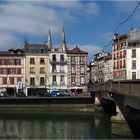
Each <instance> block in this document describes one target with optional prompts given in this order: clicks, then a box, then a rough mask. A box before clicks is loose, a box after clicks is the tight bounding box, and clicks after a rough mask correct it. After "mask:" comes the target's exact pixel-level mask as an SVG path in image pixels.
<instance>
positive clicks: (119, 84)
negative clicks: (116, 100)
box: [94, 80, 140, 98]
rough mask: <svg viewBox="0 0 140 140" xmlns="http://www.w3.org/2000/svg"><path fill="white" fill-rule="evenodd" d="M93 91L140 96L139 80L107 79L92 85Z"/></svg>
mask: <svg viewBox="0 0 140 140" xmlns="http://www.w3.org/2000/svg"><path fill="white" fill-rule="evenodd" d="M94 92H111V93H115V94H120V95H127V96H134V97H138V98H140V80H123V81H108V82H106V83H104V84H100V85H99V84H98V85H94Z"/></svg>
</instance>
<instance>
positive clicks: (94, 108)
mask: <svg viewBox="0 0 140 140" xmlns="http://www.w3.org/2000/svg"><path fill="white" fill-rule="evenodd" d="M100 109H101V107H100V106H99V105H94V104H60V105H58V104H56V105H55V104H48V105H16V104H15V105H13V104H12V105H0V112H1V113H2V112H5V113H6V112H8V113H10V112H11V113H13V112H16V113H17V112H19V113H22V112H34V113H35V112H37V113H38V112H45V113H53V112H59V113H60V112H78V113H80V112H81V113H93V112H98V111H99V110H100Z"/></svg>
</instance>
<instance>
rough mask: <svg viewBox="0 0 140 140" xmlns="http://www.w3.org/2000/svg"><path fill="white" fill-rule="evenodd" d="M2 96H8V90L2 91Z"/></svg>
mask: <svg viewBox="0 0 140 140" xmlns="http://www.w3.org/2000/svg"><path fill="white" fill-rule="evenodd" d="M0 97H8V93H7V92H6V91H2V92H1V93H0Z"/></svg>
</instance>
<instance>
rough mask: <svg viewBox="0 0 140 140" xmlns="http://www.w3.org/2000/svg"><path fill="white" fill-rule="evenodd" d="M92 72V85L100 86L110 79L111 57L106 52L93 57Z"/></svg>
mask: <svg viewBox="0 0 140 140" xmlns="http://www.w3.org/2000/svg"><path fill="white" fill-rule="evenodd" d="M91 65H92V69H93V70H92V72H94V74H92V75H94V80H93V81H94V83H95V84H96V83H99V84H102V83H104V82H106V81H108V80H110V79H112V55H110V53H108V52H100V53H98V54H96V55H95V60H94V61H93V62H92V64H91Z"/></svg>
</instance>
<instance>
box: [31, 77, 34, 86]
mask: <svg viewBox="0 0 140 140" xmlns="http://www.w3.org/2000/svg"><path fill="white" fill-rule="evenodd" d="M30 85H35V78H33V77H32V78H30Z"/></svg>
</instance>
